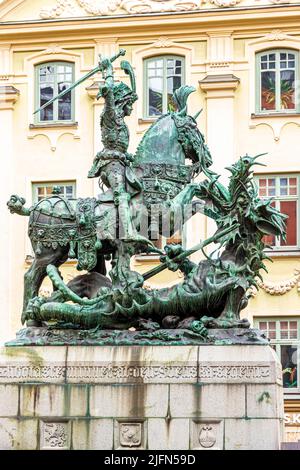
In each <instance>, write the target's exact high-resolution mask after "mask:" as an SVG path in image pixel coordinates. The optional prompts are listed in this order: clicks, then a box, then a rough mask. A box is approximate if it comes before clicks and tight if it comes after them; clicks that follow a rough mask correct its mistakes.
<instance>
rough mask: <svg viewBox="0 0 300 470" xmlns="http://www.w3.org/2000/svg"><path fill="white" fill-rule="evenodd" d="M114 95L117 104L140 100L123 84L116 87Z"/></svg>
mask: <svg viewBox="0 0 300 470" xmlns="http://www.w3.org/2000/svg"><path fill="white" fill-rule="evenodd" d="M113 93H114V98H115V103H116V104H117V103H121V102H125V101H126V102H131V103H134V102H135V101H136V100H137V99H138V97H137V94H136V93H135V92H134V91H132V89H131V88H130V87H129V86H127V85H126V84H125V83H123V82H121V83H118V85H114V88H113Z"/></svg>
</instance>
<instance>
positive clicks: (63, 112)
mask: <svg viewBox="0 0 300 470" xmlns="http://www.w3.org/2000/svg"><path fill="white" fill-rule="evenodd" d="M73 82H74V65H73V64H72V63H69V62H49V63H47V64H40V65H38V66H37V67H36V84H37V93H36V95H37V96H36V109H38V108H39V107H40V106H42V105H43V104H45V103H47V102H48V101H49V100H51V99H52V98H54V97H55V96H56V95H58V94H59V93H61V92H62V91H64V90H66V89H67V88H69V87H70V85H71V84H72V83H73ZM37 120H38V122H40V123H43V122H48V123H52V124H53V123H57V122H66V121H69V122H72V121H74V92H73V91H72V92H71V91H70V92H69V93H66V94H65V95H64V96H63V97H62V98H60V99H59V100H56V101H54V103H52V104H49V106H47V107H46V108H44V109H43V110H42V111H40V112H39V113H38V114H37Z"/></svg>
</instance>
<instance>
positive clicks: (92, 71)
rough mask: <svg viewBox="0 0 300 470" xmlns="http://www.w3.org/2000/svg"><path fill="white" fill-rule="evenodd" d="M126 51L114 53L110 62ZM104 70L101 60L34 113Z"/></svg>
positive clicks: (121, 50)
mask: <svg viewBox="0 0 300 470" xmlns="http://www.w3.org/2000/svg"><path fill="white" fill-rule="evenodd" d="M125 53H126V51H125V49H120V50H119V52H118V53H117V54H116V55H114V56H113V57H111V58H110V62H114V61H115V60H117V59H118V58H119V57H120V56H124V55H125ZM103 71H104V67H103V65H102V62H101V61H100V62H99V64H98V65H97V67H95V68H94V69H93V70H91V71H90V72H88V73H87V74H86V75H84V76H83V77H81V78H79V80H77V81H76V82H74V83H73V84H72V85H71V86H70V87H69V88H67V89H66V90H63V91H61V92H60V93H59V94H58V95H56V96H55V97H54V98H51V100H49V101H47V103H45V104H43V106H41V107H40V108H39V109H37V110H36V111H34V113H33V114H36V113H38V112H39V111H42V109H44V108H46V107H47V106H49V105H50V104H52V103H53V102H54V101H56V100H58V99H59V98H62V97H63V96H64V95H66V94H67V93H69V92H70V91H72V90H73V89H74V88H76V87H77V86H78V85H80V84H81V83H82V82H84V81H85V80H87V79H88V78H90V77H92V76H93V75H95V73H97V72H103Z"/></svg>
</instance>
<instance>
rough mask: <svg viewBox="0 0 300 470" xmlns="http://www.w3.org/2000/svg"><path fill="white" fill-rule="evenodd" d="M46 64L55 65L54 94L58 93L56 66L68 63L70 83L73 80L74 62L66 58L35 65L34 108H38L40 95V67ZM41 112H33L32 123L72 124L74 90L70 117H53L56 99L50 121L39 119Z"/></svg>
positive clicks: (55, 111) (56, 105)
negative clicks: (70, 74)
mask: <svg viewBox="0 0 300 470" xmlns="http://www.w3.org/2000/svg"><path fill="white" fill-rule="evenodd" d="M47 65H49V66H50V65H51V66H53V67H55V73H54V93H55V96H56V95H57V94H58V83H57V67H58V66H65V65H70V66H71V67H72V83H74V81H75V63H74V62H71V61H68V60H59V61H49V62H41V63H39V64H36V65H35V93H34V95H35V100H34V101H35V109H38V108H40V96H41V89H40V69H41V68H42V67H45V66H47ZM40 115H41V113H40V112H39V113H36V114H35V119H34V123H35V124H36V125H41V124H43V125H50V126H51V125H53V124H54V125H55V124H74V123H75V90H74V89H73V90H72V91H71V119H65V120H62V119H55V118H56V117H58V101H57V100H56V101H54V103H53V118H54V119H53V120H51V121H42V120H41V119H40Z"/></svg>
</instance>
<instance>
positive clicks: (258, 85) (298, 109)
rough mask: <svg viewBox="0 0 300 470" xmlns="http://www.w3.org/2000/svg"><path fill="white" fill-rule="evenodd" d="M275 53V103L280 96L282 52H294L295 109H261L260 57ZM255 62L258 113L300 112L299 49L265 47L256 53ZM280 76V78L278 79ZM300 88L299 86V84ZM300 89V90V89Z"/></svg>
mask: <svg viewBox="0 0 300 470" xmlns="http://www.w3.org/2000/svg"><path fill="white" fill-rule="evenodd" d="M271 53H274V54H275V69H274V71H275V80H276V82H275V86H276V90H275V103H276V101H277V100H279V98H278V94H279V95H280V88H279V84H280V56H279V54H280V53H292V54H294V55H295V108H294V109H277V106H276V109H272V110H271V109H269V110H262V109H261V68H260V59H261V57H262V56H263V55H266V54H271ZM277 56H279V59H277ZM255 62H256V80H255V83H256V100H255V101H256V106H255V108H256V114H257V115H276V114H287V115H289V114H298V113H299V112H300V103H299V102H298V103H297V101H300V100H297V83H298V81H299V75H300V74H299V51H298V50H297V49H292V48H281V49H273V48H270V49H264V50H263V51H259V52H256V54H255ZM278 77H279V80H278ZM298 88H299V86H298ZM299 91H300V90H299Z"/></svg>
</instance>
